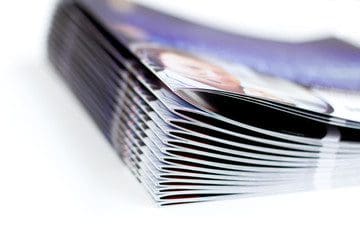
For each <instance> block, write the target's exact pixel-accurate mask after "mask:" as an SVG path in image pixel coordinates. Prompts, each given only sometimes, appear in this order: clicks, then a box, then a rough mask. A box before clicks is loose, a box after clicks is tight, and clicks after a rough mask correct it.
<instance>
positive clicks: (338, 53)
mask: <svg viewBox="0 0 360 240" xmlns="http://www.w3.org/2000/svg"><path fill="white" fill-rule="evenodd" d="M78 2H80V3H81V4H83V5H84V6H85V7H87V8H88V9H89V10H90V11H91V12H92V13H93V14H94V15H96V16H97V17H98V18H99V20H100V21H102V22H103V23H104V24H106V25H107V26H114V25H115V24H118V23H122V24H124V23H125V24H128V25H132V26H134V27H137V28H139V29H142V30H143V31H144V32H145V33H147V35H148V38H147V39H146V41H150V42H156V43H160V44H163V45H166V46H168V47H173V48H177V49H182V50H185V51H188V52H192V53H194V54H196V53H204V52H205V53H207V54H208V55H213V56H215V57H216V58H219V59H224V60H227V61H231V62H237V63H241V64H244V65H246V66H248V67H251V68H252V69H254V70H256V71H258V72H261V73H264V74H269V75H274V76H278V77H283V78H287V79H289V80H292V81H295V82H298V83H300V84H303V85H306V86H322V87H330V88H341V89H350V90H360V49H359V48H357V47H355V46H353V45H351V44H349V43H347V42H345V41H342V40H339V39H337V38H326V39H322V40H317V41H309V42H303V43H289V42H280V41H272V40H266V39H259V38H253V37H248V36H243V35H238V34H232V33H227V32H223V31H219V30H216V29H213V28H209V27H205V26H201V25H198V24H194V23H191V22H188V21H184V20H181V19H178V18H175V17H172V16H169V15H166V14H163V13H159V12H157V11H154V10H151V9H148V8H145V7H142V6H136V7H133V8H130V9H128V10H127V11H119V10H115V9H112V8H111V7H110V5H108V4H107V2H108V1H102V0H78ZM114 35H115V36H116V37H118V38H119V39H121V40H124V38H123V36H122V34H121V33H120V32H115V33H114ZM139 40H140V39H139ZM142 40H143V39H142Z"/></svg>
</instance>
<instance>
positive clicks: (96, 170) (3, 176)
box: [0, 0, 360, 240]
mask: <svg viewBox="0 0 360 240" xmlns="http://www.w3.org/2000/svg"><path fill="white" fill-rule="evenodd" d="M148 2H149V1H148ZM152 2H155V1H152ZM157 2H159V1H157ZM179 2H180V1H179ZM182 2H183V3H184V4H189V3H190V2H191V1H190V0H189V1H182ZM221 2H226V3H229V2H230V1H221ZM236 2H238V1H236ZM322 2H324V1H322ZM330 2H334V1H329V3H330ZM335 2H336V1H335ZM155 4H157V3H155ZM173 6H174V7H175V9H180V8H178V6H177V5H176V4H175V5H173ZM188 6H189V5H188ZM199 6H200V5H199V4H193V7H190V6H189V7H188V8H189V9H191V11H195V10H196V7H198V8H197V9H198V12H201V11H200V10H201V9H199ZM209 6H210V8H207V9H208V10H209V11H210V12H211V9H212V10H213V11H214V9H217V8H216V5H214V4H210V5H209ZM217 6H219V5H217ZM240 6H242V5H241V4H239V5H237V6H236V7H237V8H240ZM318 7H319V6H318ZM52 8H53V1H45V0H43V1H22V2H18V1H7V2H6V3H5V2H3V4H2V7H1V10H0V11H1V14H0V27H1V40H0V43H1V44H0V50H1V56H0V83H1V84H0V110H1V111H0V239H4V240H5V239H100V238H101V239H130V238H135V237H136V239H145V238H146V239H147V238H150V239H153V238H160V239H165V238H166V239H182V240H185V239H194V238H199V239H226V238H229V239H230V238H231V239H240V238H241V239H247V238H259V239H265V238H266V239H282V238H283V239H309V238H311V239H315V238H319V239H325V238H326V239H359V237H360V233H359V231H358V227H359V220H360V206H359V202H360V188H359V187H352V188H344V189H337V190H331V191H320V192H310V193H295V194H287V195H278V196H269V197H258V198H247V199H238V200H230V201H220V202H212V203H202V204H190V205H180V206H175V207H164V208H157V207H156V206H155V205H153V203H152V201H151V199H150V198H149V197H148V194H147V193H146V192H145V190H144V189H143V188H142V186H141V185H140V184H138V182H137V181H136V180H135V178H134V177H133V176H132V175H131V174H130V172H129V171H128V170H127V169H126V168H125V167H124V165H123V164H122V163H121V161H120V160H119V159H118V158H117V156H116V155H115V154H114V152H113V151H112V149H111V148H110V146H109V144H107V143H106V141H105V139H104V138H103V137H102V136H101V134H100V133H99V131H98V130H97V129H96V128H95V126H94V124H93V122H92V121H91V120H90V118H89V117H88V116H87V115H86V113H85V112H84V110H83V108H82V107H81V106H80V105H79V104H78V103H77V101H76V100H75V98H74V97H73V96H72V94H71V93H70V91H69V90H68V89H67V88H66V87H65V86H64V84H63V83H62V81H61V80H60V79H59V78H58V77H57V76H56V75H55V74H54V73H53V72H52V70H51V69H50V68H49V67H48V65H47V63H46V61H45V60H44V58H43V54H44V40H45V34H46V29H47V25H48V22H49V19H48V17H49V15H50V13H51V10H52ZM234 8H235V7H234ZM226 9H231V8H230V7H229V5H228V4H227V8H226ZM249 9H251V7H250V8H249ZM180 10H181V9H180ZM224 11H225V10H224ZM224 11H220V12H222V14H223V15H226V12H224ZM229 11H230V10H229ZM358 12H360V11H358ZM230 13H231V11H230ZM207 14H209V13H207ZM349 15H350V16H351V14H349ZM230 16H231V15H230ZM248 16H250V14H248ZM341 16H342V17H346V16H347V14H346V13H345V12H342V15H341ZM258 19H262V20H261V21H260V20H259V21H258V24H259V25H261V26H263V24H261V23H263V22H264V20H263V18H261V16H260V17H259V18H258ZM274 21H275V20H274ZM276 21H279V19H277V20H276ZM276 21H275V22H276ZM341 21H345V20H341ZM359 22H360V21H357V23H359ZM254 24H255V23H254ZM304 24H305V23H304ZM354 24H355V23H354ZM290 25H291V24H290ZM244 28H245V27H244ZM284 28H286V27H284ZM245 30H246V29H245ZM270 31H274V32H273V33H271V34H276V31H278V32H281V31H280V30H276V29H275V30H270V29H269V32H270ZM346 31H349V32H350V33H352V31H350V30H346ZM335 32H336V31H335ZM350 35H351V34H350ZM355 35H356V34H354V36H353V37H354V38H356V36H355ZM280 37H281V38H282V37H283V36H280ZM159 236H160V237H159Z"/></svg>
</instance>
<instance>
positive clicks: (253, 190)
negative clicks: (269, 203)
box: [48, 0, 360, 205]
mask: <svg viewBox="0 0 360 240" xmlns="http://www.w3.org/2000/svg"><path fill="white" fill-rule="evenodd" d="M48 55H49V59H50V61H51V63H52V65H53V66H54V68H55V69H57V71H58V72H59V74H60V75H61V76H62V77H63V79H64V80H65V81H66V83H67V84H68V86H69V87H70V89H71V90H72V91H73V92H74V93H75V95H76V96H77V97H78V99H79V101H80V102H81V103H82V104H83V105H84V107H85V108H86V109H87V111H88V112H89V114H90V116H91V117H92V118H93V119H94V121H95V122H96V124H97V125H98V127H99V128H100V129H101V131H102V132H103V133H104V135H105V137H106V138H107V139H108V141H109V142H110V143H111V144H112V146H113V147H114V149H115V150H116V152H117V153H118V154H119V156H120V158H121V159H122V160H123V161H124V163H125V164H126V165H127V166H128V167H129V169H130V170H131V171H132V173H133V174H134V175H135V176H136V178H137V179H138V180H139V182H141V183H142V184H143V185H144V186H145V188H146V190H147V191H148V192H149V193H150V195H151V196H152V198H154V200H155V201H156V203H158V204H159V205H170V204H179V203H189V202H200V201H209V200H218V199H225V198H234V197H242V196H244V197H245V196H252V195H264V194H273V193H280V192H292V191H302V190H311V189H322V188H329V187H338V186H347V185H353V184H358V183H360V174H359V171H360V162H359V161H358V159H359V157H360V94H359V91H360V49H359V48H357V47H356V46H353V45H351V44H350V43H348V42H345V41H343V40H341V39H337V38H333V37H329V38H326V39H319V40H316V41H308V42H299V43H293V42H292V43H290V42H280V41H274V40H270V39H260V38H254V37H250V36H245V35H239V34H233V33H229V32H224V31H221V30H218V29H214V28H211V27H208V26H203V25H199V24H195V23H191V22H189V21H186V20H183V19H179V18H176V17H173V16H169V15H167V14H164V13H161V12H158V11H156V10H153V9H149V8H147V7H144V6H141V5H138V4H134V3H131V2H127V1H120V0H111V1H110V0H109V1H105V0H63V1H60V3H59V4H58V7H57V9H56V11H55V14H54V18H53V22H52V26H51V29H50V34H49V38H48Z"/></svg>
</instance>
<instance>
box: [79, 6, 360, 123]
mask: <svg viewBox="0 0 360 240" xmlns="http://www.w3.org/2000/svg"><path fill="white" fill-rule="evenodd" d="M76 2H77V3H78V4H80V5H81V7H83V8H85V9H87V10H88V12H89V13H91V15H92V17H94V18H95V19H97V21H98V22H99V23H100V24H101V25H103V26H104V27H105V29H107V30H108V31H109V32H111V35H112V36H114V37H115V38H116V40H117V41H119V42H120V43H121V44H122V45H123V46H124V47H125V48H126V49H129V50H130V52H131V53H132V54H133V55H134V56H135V57H136V58H138V59H139V61H140V62H141V63H142V64H143V65H144V66H145V67H146V68H147V69H148V70H150V71H151V72H152V73H153V74H155V75H156V76H157V77H158V79H160V80H161V82H162V84H163V85H164V86H166V87H167V88H168V89H170V90H171V91H172V92H174V93H175V94H176V95H178V96H179V97H181V98H182V99H183V100H186V101H187V102H189V103H191V104H193V105H195V106H196V107H198V108H200V109H202V110H205V111H209V112H214V111H216V109H215V110H214V106H215V105H216V106H219V104H215V105H214V101H220V102H221V101H222V99H229V98H231V99H232V100H234V99H238V100H239V101H249V102H252V103H255V104H260V105H263V106H266V107H271V108H273V109H277V110H279V111H283V112H286V113H291V114H294V115H296V116H299V117H304V118H308V119H311V120H315V121H318V122H323V123H327V124H331V125H335V126H341V127H346V128H356V129H360V94H359V91H360V49H359V48H357V47H356V46H354V45H352V44H350V43H348V42H345V41H343V40H340V39H337V38H334V37H329V38H325V39H319V40H314V41H307V42H296V43H294V42H285V41H274V40H269V39H261V38H255V37H250V36H245V35H239V34H234V33H230V32H225V31H221V30H218V29H214V28H210V27H207V26H204V25H199V24H196V23H192V22H189V21H186V20H183V19H179V18H176V17H173V16H169V15H167V14H164V13H160V12H158V11H155V10H152V9H149V8H147V7H144V6H140V5H137V4H133V3H130V2H126V1H120V0H108V1H105V0H103V1H100V0H78V1H76ZM238 100H236V101H238ZM233 107H235V108H236V104H235V105H233ZM233 110H234V111H236V110H240V109H233Z"/></svg>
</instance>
